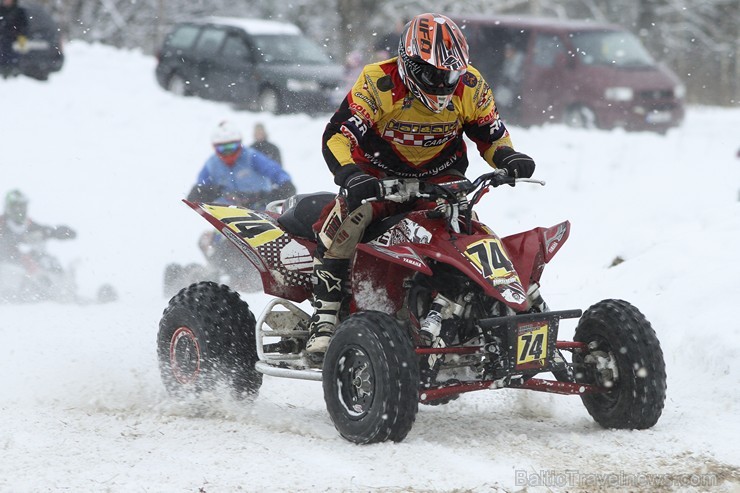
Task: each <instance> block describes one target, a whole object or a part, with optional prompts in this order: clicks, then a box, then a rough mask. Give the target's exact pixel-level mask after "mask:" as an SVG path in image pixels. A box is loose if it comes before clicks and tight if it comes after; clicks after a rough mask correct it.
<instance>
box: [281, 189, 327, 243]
mask: <svg viewBox="0 0 740 493" xmlns="http://www.w3.org/2000/svg"><path fill="white" fill-rule="evenodd" d="M336 196H337V195H336V194H334V193H330V192H316V193H305V194H298V195H294V196H292V197H290V198H289V199H288V200H286V201H285V207H286V209H285V212H283V213H282V215H281V216H280V217H278V220H277V221H278V223H280V226H282V227H283V228H284V229H285V231H287V232H288V233H290V234H292V235H294V236H298V237H300V238H306V239H309V240H314V239H315V238H316V234H315V233H314V231H313V228H312V226H313V223H315V222H316V221H318V219H319V216H320V215H321V211H322V210H323V209H324V207H326V205H327V204H329V203H330V202H332V201H334V199H335V198H336Z"/></svg>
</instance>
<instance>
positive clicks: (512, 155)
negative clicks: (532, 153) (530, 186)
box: [493, 147, 534, 178]
mask: <svg viewBox="0 0 740 493" xmlns="http://www.w3.org/2000/svg"><path fill="white" fill-rule="evenodd" d="M493 164H495V165H496V167H497V168H499V169H505V170H506V171H507V172H508V173H509V176H511V177H512V178H529V177H530V176H532V175H533V174H534V159H532V158H531V157H529V156H527V155H526V154H524V153H523V152H517V151H515V150H514V149H512V148H511V147H499V148H498V149H496V152H494V153H493Z"/></svg>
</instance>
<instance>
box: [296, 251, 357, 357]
mask: <svg viewBox="0 0 740 493" xmlns="http://www.w3.org/2000/svg"><path fill="white" fill-rule="evenodd" d="M348 269H349V260H347V259H321V258H318V257H317V258H315V259H314V265H313V276H312V278H311V281H312V283H313V307H314V314H313V316H312V317H311V322H310V323H309V325H308V331H309V334H310V336H309V338H308V341H307V342H306V351H307V352H309V353H325V352H326V348H328V347H329V341H330V340H331V337H332V335H334V328H335V326H336V325H337V322H338V319H339V309H340V308H341V306H342V298H343V297H344V284H345V281H346V279H347V275H348Z"/></svg>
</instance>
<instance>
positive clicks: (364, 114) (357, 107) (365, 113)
mask: <svg viewBox="0 0 740 493" xmlns="http://www.w3.org/2000/svg"><path fill="white" fill-rule="evenodd" d="M349 109H350V110H352V111H353V112H354V113H357V114H359V115H360V116H361V117H362V118H363V119H365V120H371V119H372V117H371V116H370V113H368V111H367V110H366V109H365V107H364V106H362V105H359V104H357V103H350V104H349ZM373 113H376V111H375V110H373Z"/></svg>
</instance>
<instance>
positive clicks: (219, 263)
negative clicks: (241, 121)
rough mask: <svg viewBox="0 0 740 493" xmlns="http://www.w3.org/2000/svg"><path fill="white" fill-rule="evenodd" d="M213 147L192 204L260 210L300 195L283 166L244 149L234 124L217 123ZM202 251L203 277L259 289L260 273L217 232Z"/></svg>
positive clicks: (207, 237)
mask: <svg viewBox="0 0 740 493" xmlns="http://www.w3.org/2000/svg"><path fill="white" fill-rule="evenodd" d="M211 143H212V144H213V149H214V151H215V153H214V154H213V155H212V156H211V157H209V158H208V160H207V161H206V162H205V164H204V165H203V168H202V169H201V170H200V173H199V174H198V179H197V181H196V183H195V185H194V186H193V188H192V190H190V193H189V194H188V197H187V198H188V200H189V201H191V202H206V203H209V204H218V205H237V206H241V207H248V208H250V209H257V210H261V209H264V208H265V207H266V206H267V204H269V203H270V202H272V201H274V200H280V199H287V198H288V197H290V196H291V195H293V194H295V193H296V189H295V186H294V185H293V182H292V181H291V179H290V175H288V173H286V172H285V170H284V169H283V168H282V166H281V165H280V164H279V163H277V162H275V161H273V160H272V159H270V158H268V157H267V156H265V155H264V154H262V153H261V152H259V151H257V150H255V149H253V148H252V147H249V146H245V145H243V144H242V134H241V132H240V131H239V128H237V127H236V126H235V125H234V124H233V123H231V122H229V121H223V122H221V123H219V124H218V126H217V127H216V129H215V130H214V131H213V135H212V136H211ZM199 246H200V249H201V251H202V252H203V255H205V257H206V260H207V262H208V267H207V271H206V272H205V273H204V274H202V277H204V278H210V279H211V280H219V281H220V280H221V278H222V277H223V276H226V277H228V281H227V282H228V283H229V285H230V286H231V287H232V288H234V289H238V290H242V291H256V290H259V289H260V287H261V286H262V282H261V280H260V276H259V272H258V271H257V270H256V269H255V268H253V267H252V266H251V265H250V264H249V262H248V261H246V260H245V259H244V255H243V254H242V253H241V252H239V250H237V249H236V248H235V247H234V246H233V245H232V244H231V242H229V241H228V240H226V238H225V237H224V236H222V235H221V234H219V233H218V232H217V231H214V230H210V231H208V232H206V233H204V234H203V236H202V237H201V238H200V241H199ZM165 277H166V276H165ZM165 283H167V280H165Z"/></svg>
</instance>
